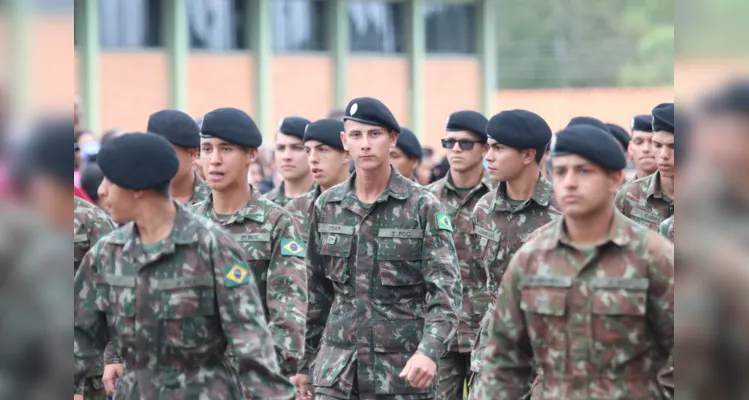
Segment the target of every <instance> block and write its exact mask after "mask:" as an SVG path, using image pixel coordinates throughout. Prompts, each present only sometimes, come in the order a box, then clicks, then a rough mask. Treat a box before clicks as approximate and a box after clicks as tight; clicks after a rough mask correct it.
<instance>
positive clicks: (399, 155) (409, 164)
mask: <svg viewBox="0 0 749 400" xmlns="http://www.w3.org/2000/svg"><path fill="white" fill-rule="evenodd" d="M400 128H401V132H400V134H399V135H398V141H397V142H395V148H393V149H392V150H390V164H392V165H393V166H394V167H395V169H397V170H398V172H400V174H401V175H403V176H405V177H406V178H408V179H411V180H412V181H414V182H417V183H418V181H417V179H416V175H415V172H416V168H417V167H418V166H419V162H421V145H420V144H419V139H418V138H417V137H416V134H414V133H413V132H412V131H411V130H410V129H408V128H406V127H403V126H401V127H400Z"/></svg>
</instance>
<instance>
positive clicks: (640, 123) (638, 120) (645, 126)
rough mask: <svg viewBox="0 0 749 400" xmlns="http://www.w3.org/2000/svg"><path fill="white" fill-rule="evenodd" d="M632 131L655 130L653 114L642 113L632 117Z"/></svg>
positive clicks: (649, 131) (650, 131)
mask: <svg viewBox="0 0 749 400" xmlns="http://www.w3.org/2000/svg"><path fill="white" fill-rule="evenodd" d="M629 129H630V130H631V131H640V132H648V133H652V132H653V116H652V115H650V114H640V115H636V116H635V117H634V118H632V125H631V126H630V127H629Z"/></svg>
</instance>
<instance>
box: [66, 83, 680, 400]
mask: <svg viewBox="0 0 749 400" xmlns="http://www.w3.org/2000/svg"><path fill="white" fill-rule="evenodd" d="M648 118H649V119H650V121H645V120H646V119H648ZM342 120H343V121H341V120H335V119H323V120H319V121H314V122H311V121H308V120H306V119H304V118H299V117H290V118H285V119H284V120H282V121H281V123H280V126H279V130H278V132H277V135H276V147H275V157H276V162H277V164H278V166H279V169H280V173H281V176H282V177H283V183H282V184H281V185H280V186H279V187H278V188H277V189H276V190H274V191H272V192H270V193H268V194H267V195H265V196H261V195H260V194H259V192H258V191H257V189H256V188H254V187H252V186H251V185H250V184H249V181H248V171H249V169H250V165H251V164H253V163H254V162H255V160H256V159H257V156H258V148H259V147H260V146H261V144H262V134H261V132H260V131H259V129H258V127H257V126H256V124H255V122H254V121H253V120H252V118H251V117H250V116H249V115H247V114H246V113H245V112H243V111H241V110H238V109H235V108H220V109H217V110H214V111H212V112H210V113H208V114H206V115H205V116H204V118H203V119H202V121H201V124H200V125H198V124H196V123H195V122H194V120H192V119H191V118H190V117H189V116H187V115H186V114H184V113H181V112H179V111H174V110H164V111H160V112H157V113H155V114H153V115H152V116H151V118H150V119H149V121H148V129H147V132H145V133H129V134H124V135H121V136H118V137H115V138H113V139H111V140H109V141H108V142H107V143H106V144H105V145H103V146H102V148H101V150H100V152H99V155H98V164H99V166H100V168H101V171H102V173H103V175H104V180H103V183H102V184H101V187H100V188H99V196H100V199H103V204H106V211H107V212H108V215H107V214H106V213H104V212H103V211H101V210H99V209H96V208H95V207H94V206H92V205H89V204H87V203H85V202H84V201H76V207H75V220H76V227H75V229H76V264H75V270H76V271H75V317H74V318H75V330H74V336H75V340H74V354H75V383H76V388H77V391H76V393H77V394H83V395H84V396H85V398H86V399H87V400H88V399H91V398H100V397H97V396H104V395H105V393H104V392H112V391H113V390H114V388H113V387H112V386H113V382H114V379H115V378H119V383H118V385H117V387H116V397H117V399H122V400H129V399H160V398H180V399H217V400H218V399H263V400H265V399H271V400H272V399H293V398H297V399H313V398H314V399H321V400H334V399H393V400H417V399H440V400H457V399H463V398H464V397H465V396H466V395H467V396H468V398H471V399H523V398H526V397H530V398H533V399H542V398H546V399H548V398H559V399H660V398H673V394H674V386H673V373H674V369H673V358H672V350H673V345H674V335H673V327H674V256H673V252H674V248H673V244H672V240H673V217H672V216H673V199H674V198H675V194H674V171H675V167H674V138H675V136H676V135H675V134H676V129H675V126H674V125H675V123H674V106H673V104H672V103H668V104H662V105H659V106H657V107H655V108H654V109H653V112H652V116H649V117H647V118H645V117H642V116H638V117H635V118H634V119H633V123H632V127H631V128H632V129H631V131H632V133H631V135H632V136H631V138H630V136H629V135H628V134H627V133H626V131H625V130H624V129H623V128H621V127H618V126H612V125H608V126H607V125H606V124H604V123H603V122H601V121H598V120H596V119H594V118H590V117H579V118H576V119H574V120H573V121H571V122H570V124H569V125H568V126H567V127H565V128H564V129H563V130H562V131H560V132H558V133H556V134H554V135H552V130H551V128H550V127H549V125H548V124H547V123H546V121H544V119H543V118H542V117H541V116H539V115H537V114H535V113H533V112H531V111H527V110H506V111H502V112H500V113H498V114H496V115H494V116H492V117H491V118H489V119H487V118H486V117H485V116H483V115H481V114H480V113H478V112H474V111H458V112H455V113H453V114H451V115H450V116H449V118H448V121H447V125H446V129H445V130H446V133H445V137H444V139H442V146H443V148H444V149H445V150H446V152H447V160H448V162H449V167H450V168H449V170H448V172H447V175H446V176H445V177H444V178H442V179H440V180H438V181H436V182H434V183H432V184H431V185H429V186H427V187H423V186H421V185H419V184H418V183H416V182H415V180H414V179H413V177H414V170H415V169H416V167H417V166H418V161H419V158H420V156H421V147H420V146H419V144H418V140H417V139H416V136H415V135H414V134H413V132H411V131H410V130H408V128H406V127H402V126H400V125H399V124H398V122H397V120H396V118H395V117H394V116H393V114H392V113H391V111H390V110H389V109H388V107H387V106H386V105H385V104H383V103H382V102H380V101H379V100H377V99H374V98H368V97H362V98H356V99H353V100H351V102H349V104H348V106H347V107H346V109H345V112H344V115H343V118H342ZM646 122H649V125H648V126H645V125H646ZM622 133H624V135H622ZM630 139H631V140H630ZM650 142H652V146H651V145H649V143H650ZM196 157H197V158H198V159H199V164H200V168H201V171H202V174H203V176H204V177H205V180H203V179H201V177H200V176H199V174H197V173H196V172H194V170H193V163H194V159H195V158H196ZM547 157H548V158H549V163H550V168H548V169H547V165H545V163H546V162H547V161H546V160H547ZM629 157H631V159H632V160H633V161H634V162H635V164H636V167H637V176H636V179H635V180H634V181H632V182H628V183H624V184H623V185H622V183H623V182H624V177H623V170H624V169H625V167H626V165H627V159H628V158H629ZM351 162H352V163H353V165H354V169H353V172H351V173H350V172H349V164H350V163H351ZM484 162H486V165H485V164H484ZM542 171H543V172H544V173H542ZM113 223H114V224H116V225H117V228H115V226H114V225H113ZM659 232H661V233H662V235H661V234H659ZM664 236H665V237H664ZM666 237H669V238H671V241H669V240H668V239H667V238H666ZM103 353H105V354H106V355H107V356H106V357H105V359H104V362H105V363H106V364H109V365H107V366H106V367H105V368H104V370H103V372H102V370H101V368H100V365H99V369H97V368H96V366H97V364H100V363H101V360H102V354H103ZM102 375H103V378H102V379H103V381H104V384H105V386H106V390H102V385H101V384H99V383H97V382H93V381H96V380H97V379H98V376H102Z"/></svg>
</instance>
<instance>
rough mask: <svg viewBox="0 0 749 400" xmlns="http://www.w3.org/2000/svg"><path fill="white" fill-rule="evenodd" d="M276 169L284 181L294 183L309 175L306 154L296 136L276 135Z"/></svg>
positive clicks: (302, 144) (300, 140)
mask: <svg viewBox="0 0 749 400" xmlns="http://www.w3.org/2000/svg"><path fill="white" fill-rule="evenodd" d="M275 150H276V151H275V156H276V167H277V168H278V172H279V173H280V174H281V177H283V179H284V180H287V181H296V180H299V179H303V178H304V177H306V176H308V175H309V164H308V163H307V153H306V152H305V151H304V143H303V142H302V139H299V138H298V137H296V136H291V135H284V134H283V133H279V134H278V135H276V149H275Z"/></svg>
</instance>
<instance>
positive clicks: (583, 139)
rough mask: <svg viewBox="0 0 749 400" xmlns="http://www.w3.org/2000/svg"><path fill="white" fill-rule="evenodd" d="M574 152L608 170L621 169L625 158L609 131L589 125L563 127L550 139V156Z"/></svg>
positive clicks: (624, 164)
mask: <svg viewBox="0 0 749 400" xmlns="http://www.w3.org/2000/svg"><path fill="white" fill-rule="evenodd" d="M567 154H576V155H578V156H580V157H583V158H585V159H587V160H590V161H592V162H594V163H596V164H598V165H600V166H602V167H603V168H605V169H608V170H613V171H616V170H622V169H624V168H625V167H626V166H627V158H626V157H625V156H624V151H623V150H622V147H621V146H620V145H619V143H617V142H616V140H615V139H614V138H613V136H611V133H610V132H607V131H604V130H602V129H599V128H596V127H594V126H591V125H586V124H579V125H572V126H568V127H567V128H564V130H562V131H561V132H559V133H557V134H556V135H554V137H553V138H552V139H551V157H557V156H563V155H567Z"/></svg>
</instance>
